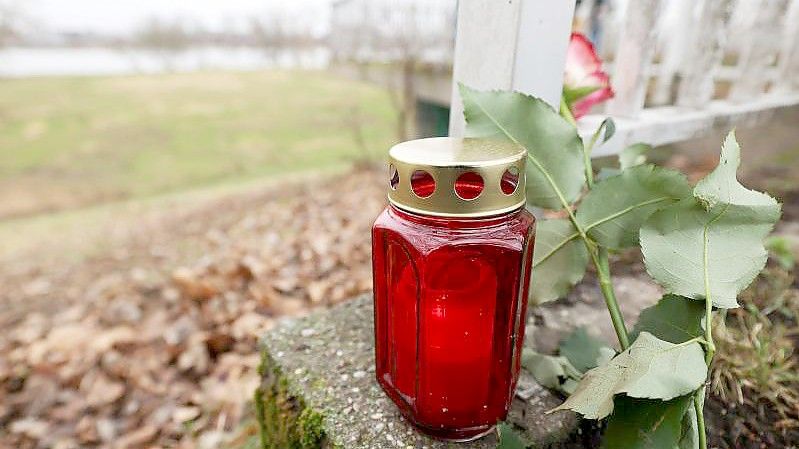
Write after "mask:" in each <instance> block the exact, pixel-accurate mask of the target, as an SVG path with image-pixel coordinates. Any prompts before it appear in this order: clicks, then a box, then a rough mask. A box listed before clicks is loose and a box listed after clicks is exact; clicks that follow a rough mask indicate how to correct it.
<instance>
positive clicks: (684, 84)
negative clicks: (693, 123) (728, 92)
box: [677, 0, 732, 108]
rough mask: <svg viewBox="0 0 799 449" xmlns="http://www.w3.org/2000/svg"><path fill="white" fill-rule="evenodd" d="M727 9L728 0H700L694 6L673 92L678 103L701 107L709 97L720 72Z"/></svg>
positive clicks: (730, 6) (725, 34)
mask: <svg viewBox="0 0 799 449" xmlns="http://www.w3.org/2000/svg"><path fill="white" fill-rule="evenodd" d="M731 8H732V1H731V0H702V1H701V2H700V3H699V4H698V5H697V10H696V11H695V13H696V20H695V22H694V26H693V31H692V36H693V38H692V39H691V45H689V46H688V52H687V54H686V59H685V61H686V64H685V65H684V67H683V71H682V78H681V80H680V86H679V89H678V91H677V104H678V105H679V106H686V107H694V108H701V107H703V106H704V105H705V103H707V102H708V101H710V99H711V98H713V92H714V89H715V85H714V78H715V77H718V76H719V75H720V73H719V64H720V63H721V60H722V58H723V56H724V46H725V44H726V36H727V24H728V23H729V19H730V14H731Z"/></svg>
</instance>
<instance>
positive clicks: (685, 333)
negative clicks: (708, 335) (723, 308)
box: [630, 295, 705, 343]
mask: <svg viewBox="0 0 799 449" xmlns="http://www.w3.org/2000/svg"><path fill="white" fill-rule="evenodd" d="M704 317H705V306H704V305H703V304H702V303H701V302H698V301H691V300H690V299H688V298H683V297H682V296H677V295H665V296H663V298H661V299H660V301H658V303H657V304H655V305H654V306H652V307H648V308H646V309H644V310H643V311H642V312H641V315H640V316H639V317H638V322H637V323H636V324H635V328H633V331H632V333H631V334H630V338H632V339H635V338H637V337H638V334H640V333H641V332H644V331H646V332H649V333H650V334H652V335H654V336H655V337H657V338H659V339H661V340H665V341H668V342H671V343H683V342H686V341H688V340H691V339H693V338H696V337H701V336H702V335H704V330H703V328H702V320H703V319H704Z"/></svg>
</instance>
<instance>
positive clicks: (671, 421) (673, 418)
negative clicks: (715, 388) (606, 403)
mask: <svg viewBox="0 0 799 449" xmlns="http://www.w3.org/2000/svg"><path fill="white" fill-rule="evenodd" d="M691 399H692V395H686V396H681V397H678V398H674V399H672V400H670V401H665V402H664V401H658V400H652V399H635V398H631V397H628V396H623V395H622V396H618V397H617V398H616V400H615V404H614V405H615V407H614V409H613V414H612V415H611V416H610V419H608V426H607V428H606V429H605V433H604V434H603V436H602V447H603V448H604V449H622V448H623V449H675V448H676V447H677V444H678V443H679V441H680V435H681V432H682V418H683V416H684V415H685V412H686V410H687V409H689V408H690V405H691Z"/></svg>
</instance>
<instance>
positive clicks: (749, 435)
mask: <svg viewBox="0 0 799 449" xmlns="http://www.w3.org/2000/svg"><path fill="white" fill-rule="evenodd" d="M795 282H796V281H795V278H794V275H793V273H792V271H788V270H785V269H784V268H781V267H779V266H778V265H777V264H776V263H775V264H773V265H772V266H769V267H768V268H767V269H766V270H765V271H764V272H763V273H762V274H761V275H760V276H759V277H758V279H757V280H756V281H755V282H754V284H753V285H752V286H751V287H750V288H749V289H747V290H746V291H745V292H744V293H743V294H742V295H741V297H740V302H741V304H742V306H743V307H742V308H740V309H734V310H730V311H729V312H727V314H726V317H725V316H724V314H722V316H721V317H720V318H721V319H720V320H718V321H719V325H718V326H717V328H716V329H717V330H716V332H714V337H715V339H716V343H717V346H718V351H717V352H716V359H715V361H714V366H713V371H712V375H711V405H710V409H711V410H714V411H715V414H716V415H717V416H716V419H715V420H714V421H715V422H714V425H711V429H712V430H715V432H714V433H716V438H715V440H716V441H718V444H719V445H720V446H721V447H730V448H738V447H763V446H762V445H763V444H768V445H769V446H771V447H791V446H790V445H791V444H795V443H796V442H797V441H799V369H797V366H798V365H799V354H798V353H797V351H796V346H797V342H799V330H797V318H799V290H797V289H796V283H795ZM725 318H726V319H725ZM718 415H721V416H718Z"/></svg>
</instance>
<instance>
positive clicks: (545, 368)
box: [522, 348, 582, 394]
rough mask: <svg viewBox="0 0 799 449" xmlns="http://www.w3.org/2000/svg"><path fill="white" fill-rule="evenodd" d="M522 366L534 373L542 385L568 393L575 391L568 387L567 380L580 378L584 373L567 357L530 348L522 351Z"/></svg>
mask: <svg viewBox="0 0 799 449" xmlns="http://www.w3.org/2000/svg"><path fill="white" fill-rule="evenodd" d="M522 366H523V367H524V369H526V370H527V371H529V372H530V374H532V375H533V377H534V378H535V380H536V382H538V383H539V384H540V385H541V386H542V387H546V388H551V389H553V390H559V391H562V392H564V393H566V394H571V393H572V391H574V390H572V389H570V388H569V387H566V382H567V381H568V380H572V381H575V380H579V379H580V377H581V376H582V373H581V372H580V371H577V369H576V368H575V367H574V366H572V364H571V363H569V360H568V359H566V357H556V356H551V355H546V354H539V353H538V352H535V351H533V350H532V349H529V348H525V349H524V350H523V351H522ZM570 385H572V383H570Z"/></svg>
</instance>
